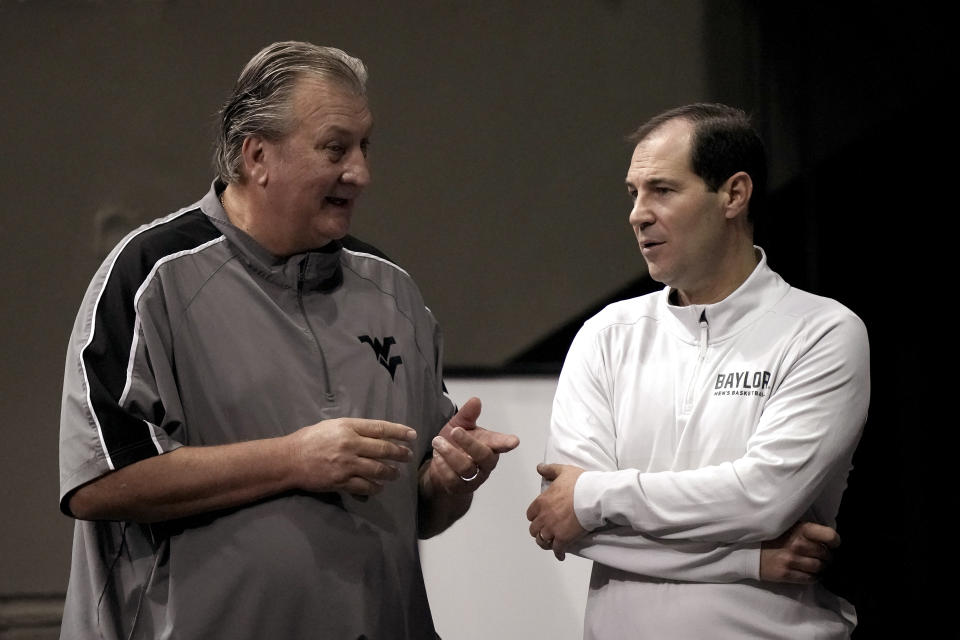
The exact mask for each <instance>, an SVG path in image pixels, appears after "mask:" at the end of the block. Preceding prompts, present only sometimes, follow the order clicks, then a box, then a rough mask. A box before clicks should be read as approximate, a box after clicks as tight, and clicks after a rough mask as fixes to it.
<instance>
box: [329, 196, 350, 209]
mask: <svg viewBox="0 0 960 640" xmlns="http://www.w3.org/2000/svg"><path fill="white" fill-rule="evenodd" d="M326 200H327V202H329V203H330V204H332V205H334V206H335V207H345V206H347V205H348V204H350V201H349V200H347V199H346V198H334V197H333V196H327V198H326Z"/></svg>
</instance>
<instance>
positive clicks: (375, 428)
mask: <svg viewBox="0 0 960 640" xmlns="http://www.w3.org/2000/svg"><path fill="white" fill-rule="evenodd" d="M348 424H349V425H350V427H351V428H352V429H353V430H354V431H355V432H356V433H358V434H359V435H361V436H364V437H366V438H378V439H382V440H404V441H407V442H413V441H414V440H416V439H417V432H416V431H414V430H413V429H411V428H410V427H408V426H406V425H402V424H398V423H396V422H387V421H386V420H365V419H361V418H353V419H350V420H349V421H348Z"/></svg>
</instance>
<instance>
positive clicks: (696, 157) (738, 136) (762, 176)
mask: <svg viewBox="0 0 960 640" xmlns="http://www.w3.org/2000/svg"><path fill="white" fill-rule="evenodd" d="M672 120H686V121H687V122H689V123H690V124H691V125H693V137H692V139H691V141H690V167H691V169H693V172H694V173H695V174H697V175H698V176H700V178H701V179H702V180H703V181H704V182H705V183H707V187H709V188H710V190H711V191H716V190H717V189H719V188H720V186H721V185H722V184H723V183H724V182H726V180H727V178H729V177H730V176H732V175H733V174H735V173H737V172H738V171H745V172H746V173H747V174H748V175H749V176H750V179H751V180H752V181H753V194H752V195H751V197H750V204H749V207H748V209H747V214H748V215H747V218H748V220H750V221H751V222H755V221H756V219H757V218H758V216H759V215H761V214H762V213H763V210H764V208H765V205H766V199H767V198H766V196H767V193H766V192H767V155H766V152H765V151H764V147H763V141H762V140H761V139H760V134H758V133H757V131H756V129H754V128H753V125H752V124H751V123H750V117H749V116H748V115H747V114H746V113H744V112H743V111H742V110H741V109H736V108H734V107H728V106H727V105H725V104H711V103H706V102H698V103H696V104H688V105H684V106H682V107H676V108H674V109H670V110H669V111H664V112H663V113H661V114H659V115H656V116H654V117H652V118H650V119H649V120H647V122H646V123H644V124H643V125H641V126H640V127H639V128H638V129H637V130H636V131H634V132H633V134H631V135H630V137H629V140H630V141H631V142H633V143H634V144H635V145H636V144H640V142H642V141H643V140H644V139H645V138H646V137H647V136H649V135H650V134H651V133H653V132H654V131H656V130H657V129H659V128H660V127H662V126H663V125H665V124H666V123H668V122H670V121H672Z"/></svg>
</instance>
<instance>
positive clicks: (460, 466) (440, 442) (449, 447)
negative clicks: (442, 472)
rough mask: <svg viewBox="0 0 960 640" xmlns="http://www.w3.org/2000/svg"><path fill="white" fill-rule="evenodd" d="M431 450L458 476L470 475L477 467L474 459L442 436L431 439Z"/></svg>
mask: <svg viewBox="0 0 960 640" xmlns="http://www.w3.org/2000/svg"><path fill="white" fill-rule="evenodd" d="M461 431H462V430H461ZM433 450H434V452H435V455H434V457H439V458H442V459H443V461H444V462H446V463H447V466H448V467H450V468H451V469H453V470H454V471H455V472H456V473H457V475H459V476H467V477H469V476H472V475H473V474H474V472H475V471H476V470H477V468H478V465H477V464H476V463H475V461H474V459H473V458H472V457H470V455H469V454H468V453H467V452H465V451H464V450H463V449H461V448H460V447H458V446H456V445H455V444H453V443H451V442H450V441H449V440H447V439H446V438H444V437H443V436H437V437H436V438H434V439H433Z"/></svg>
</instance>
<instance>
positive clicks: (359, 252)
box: [341, 247, 411, 278]
mask: <svg viewBox="0 0 960 640" xmlns="http://www.w3.org/2000/svg"><path fill="white" fill-rule="evenodd" d="M341 250H342V251H346V252H347V253H349V254H350V255H353V256H361V257H364V258H373V259H374V260H379V261H380V262H382V263H383V264H388V265H390V266H391V267H393V268H394V269H396V270H397V271H399V272H400V273H402V274H403V275H405V276H407V277H408V278H410V277H411V276H410V274H409V273H407V272H406V271H404V270H403V269H401V268H400V267H398V266H397V265H395V264H394V263H392V262H390V261H389V260H384V259H383V258H381V257H380V256H375V255H373V254H372V253H364V252H362V251H351V250H350V249H347V248H346V247H343V248H342V249H341Z"/></svg>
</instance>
